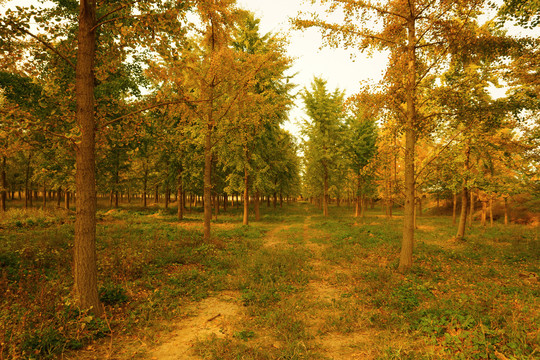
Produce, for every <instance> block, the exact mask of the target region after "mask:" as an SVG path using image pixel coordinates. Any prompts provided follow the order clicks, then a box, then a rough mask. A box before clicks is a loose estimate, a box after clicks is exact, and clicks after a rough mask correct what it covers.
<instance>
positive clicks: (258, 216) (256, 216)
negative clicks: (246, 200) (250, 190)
mask: <svg viewBox="0 0 540 360" xmlns="http://www.w3.org/2000/svg"><path fill="white" fill-rule="evenodd" d="M260 220H261V211H260V207H259V191H258V190H257V191H256V192H255V221H260Z"/></svg>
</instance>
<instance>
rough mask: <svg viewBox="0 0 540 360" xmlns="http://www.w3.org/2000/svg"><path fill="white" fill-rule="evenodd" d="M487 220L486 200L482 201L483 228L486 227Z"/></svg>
mask: <svg viewBox="0 0 540 360" xmlns="http://www.w3.org/2000/svg"><path fill="white" fill-rule="evenodd" d="M486 220H487V202H486V200H484V199H482V220H481V221H482V226H483V227H486Z"/></svg>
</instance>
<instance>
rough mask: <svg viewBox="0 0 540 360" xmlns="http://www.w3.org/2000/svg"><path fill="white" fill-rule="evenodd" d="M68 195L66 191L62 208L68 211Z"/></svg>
mask: <svg viewBox="0 0 540 360" xmlns="http://www.w3.org/2000/svg"><path fill="white" fill-rule="evenodd" d="M69 195H70V192H69V191H67V190H66V191H65V192H64V208H65V209H66V210H69Z"/></svg>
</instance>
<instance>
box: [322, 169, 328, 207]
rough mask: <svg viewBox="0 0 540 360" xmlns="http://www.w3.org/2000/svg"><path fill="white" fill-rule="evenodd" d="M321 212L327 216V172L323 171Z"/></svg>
mask: <svg viewBox="0 0 540 360" xmlns="http://www.w3.org/2000/svg"><path fill="white" fill-rule="evenodd" d="M323 190H324V193H323V214H324V216H328V172H327V171H326V170H325V171H324V189H323Z"/></svg>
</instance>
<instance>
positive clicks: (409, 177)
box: [398, 1, 416, 273]
mask: <svg viewBox="0 0 540 360" xmlns="http://www.w3.org/2000/svg"><path fill="white" fill-rule="evenodd" d="M410 3H411V5H410V6H411V15H410V17H409V18H408V19H407V28H408V39H407V57H408V79H407V84H406V91H405V93H406V94H405V97H406V102H407V119H406V121H405V189H404V192H405V209H404V215H403V239H402V242H401V253H400V257H399V266H398V271H399V272H400V273H404V272H407V271H408V270H409V269H410V268H411V266H412V255H413V247H414V192H415V170H414V156H415V155H414V154H415V143H416V131H415V125H416V26H415V25H416V24H415V16H416V14H414V12H415V10H414V2H413V1H411V2H410Z"/></svg>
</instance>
